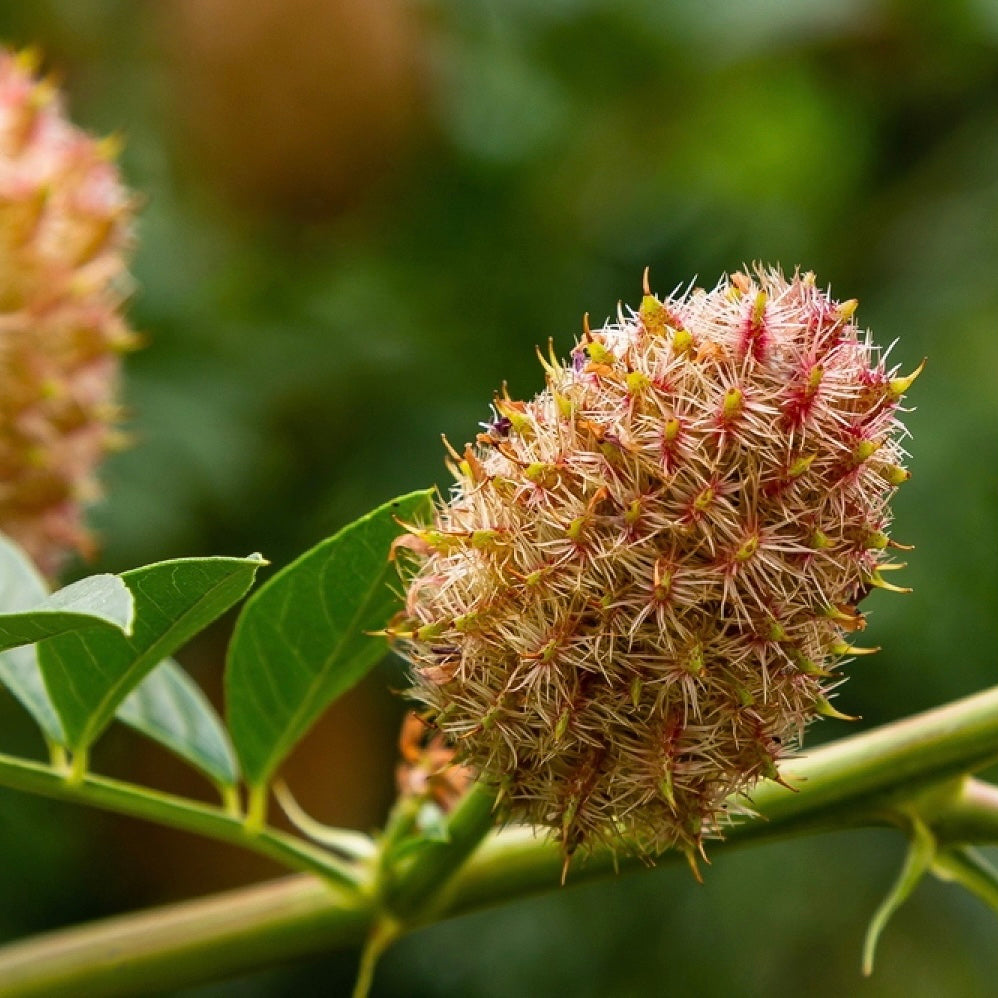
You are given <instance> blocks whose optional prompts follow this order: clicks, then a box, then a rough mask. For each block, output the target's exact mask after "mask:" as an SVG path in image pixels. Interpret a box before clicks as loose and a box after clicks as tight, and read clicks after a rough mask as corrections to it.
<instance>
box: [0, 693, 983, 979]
mask: <svg viewBox="0 0 998 998" xmlns="http://www.w3.org/2000/svg"><path fill="white" fill-rule="evenodd" d="M994 759H998V687H996V688H994V689H992V690H988V691H986V692H984V693H980V694H977V695H976V696H973V697H969V698H968V699H966V700H962V701H959V702H957V703H953V704H949V705H948V706H946V707H942V708H939V709H937V710H934V711H931V712H929V713H926V714H922V715H919V716H917V717H913V718H910V719H908V720H905V721H901V722H898V723H896V724H891V725H887V726H885V727H883V728H880V729H877V730H874V731H871V732H868V733H866V734H861V735H856V736H853V737H851V738H847V739H843V740H842V741H840V742H836V743H834V744H831V745H829V746H826V747H824V748H821V749H817V750H815V751H814V752H811V753H809V754H808V755H807V756H806V757H802V758H800V759H797V760H794V761H793V762H792V763H789V764H787V766H786V767H785V774H786V775H787V777H788V778H789V779H790V781H791V782H792V783H793V784H794V785H795V786H797V788H798V789H797V791H796V792H791V791H789V790H787V789H785V788H783V787H781V786H779V785H777V784H773V783H766V784H763V785H761V786H760V787H759V788H758V789H757V791H756V793H755V795H754V806H755V808H756V810H757V811H758V813H759V817H758V818H755V819H747V820H744V821H741V822H739V823H737V824H735V825H733V827H732V828H731V829H730V830H729V831H728V833H727V835H726V839H725V841H724V842H718V843H715V844H712V845H711V847H710V848H711V850H712V851H715V850H718V849H721V848H730V847H731V846H736V845H741V844H745V843H751V842H755V841H761V840H772V839H776V838H780V837H784V836H787V835H790V834H795V833H799V832H802V831H808V830H817V829H821V828H834V827H840V828H841V827H848V826H853V825H857V824H898V823H899V822H898V819H897V816H898V814H899V813H900V812H901V811H902V809H903V805H905V804H906V803H908V802H910V801H911V800H913V799H914V798H916V797H919V798H921V799H923V800H924V799H926V797H925V791H926V790H927V788H929V787H931V786H932V785H933V784H938V783H942V782H944V781H951V782H952V781H953V779H954V778H955V777H956V776H958V775H959V774H960V773H964V772H969V771H972V770H975V769H980V768H981V767H983V766H984V765H986V764H987V763H989V762H991V761H992V760H994ZM3 772H4V770H3V769H2V767H0V782H7V781H6V780H5V779H4V778H3V776H2V774H3ZM91 779H94V778H92V777H91V778H88V780H91ZM86 785H87V784H86V783H85V784H84V786H86ZM24 789H33V788H32V787H30V786H26V787H25V788H24ZM57 796H59V795H57ZM61 796H72V795H70V794H62V795H61ZM76 799H83V798H82V797H80V796H77V797H76ZM487 800H488V794H487V792H485V793H482V794H481V796H478V793H476V799H475V800H474V801H472V803H470V804H469V805H468V807H469V811H468V826H467V832H468V835H467V836H465V833H464V832H463V831H461V830H460V822H458V829H457V831H458V835H457V838H454V837H452V839H451V842H452V843H455V842H463V843H464V844H463V845H455V847H454V849H453V851H451V852H444V851H440V852H438V851H436V850H432V851H424V852H423V853H422V856H423V857H424V858H422V859H421V858H420V857H419V856H417V858H416V859H415V860H414V861H413V863H412V865H411V867H410V868H409V869H408V870H407V871H402V873H401V876H400V878H399V880H398V881H397V882H396V883H395V885H394V888H393V894H392V897H394V898H395V899H396V903H398V904H401V905H402V906H403V907H404V906H405V905H407V904H409V903H412V904H413V905H414V906H415V910H417V911H424V912H425V910H426V908H425V903H426V902H427V901H428V900H429V898H428V893H427V892H428V891H432V890H433V884H434V883H436V881H435V879H434V878H436V877H439V878H440V880H441V881H447V880H448V879H449V885H448V887H447V891H446V897H445V900H444V902H443V905H442V907H441V908H440V909H439V910H436V911H435V912H434V914H435V915H436V916H437V917H446V916H450V915H456V914H461V913H463V912H466V911H470V910H473V909H476V908H482V907H484V906H487V905H491V904H496V903H499V902H501V901H505V900H510V899H513V898H516V897H523V896H526V895H529V894H532V893H537V892H540V891H546V890H551V889H554V888H555V887H557V885H558V882H559V878H560V872H561V853H560V850H559V849H558V847H557V845H556V844H553V843H551V842H549V841H547V840H546V839H545V838H544V837H543V836H542V835H534V833H533V832H531V831H530V830H529V829H517V828H514V829H509V830H507V831H504V832H500V833H498V834H493V835H490V836H488V837H487V838H486V839H485V841H484V843H483V844H482V845H481V846H480V847H479V848H478V849H477V850H476V851H475V852H474V853H473V854H472V855H471V856H470V857H468V856H467V850H468V848H474V841H476V836H477V835H478V834H479V830H480V828H481V825H482V823H483V822H484V820H485V818H486V817H487V816H488V815H489V814H490V813H491V801H489V803H488V807H486V806H485V805H486V801H487ZM937 807H938V810H937V811H936V812H935V813H923V815H922V817H923V819H924V820H926V821H927V822H928V823H929V824H930V825H932V826H933V828H934V831H936V834H940V835H941V836H942V837H943V838H945V839H947V840H948V841H951V842H952V841H954V840H953V839H952V838H951V837H950V834H949V833H950V832H951V831H953V832H955V831H956V830H957V829H959V832H960V839H961V840H962V841H965V842H973V841H977V842H994V841H998V793H993V791H992V789H991V788H987V787H986V785H984V784H980V783H979V782H978V781H969V782H968V783H967V784H966V786H965V792H964V793H958V794H953V793H949V794H946V795H941V802H940V803H939V804H938V805H937ZM112 809H118V808H112ZM129 813H131V812H129ZM458 813H461V812H460V811H459V812H458ZM146 816H149V815H146ZM230 820H231V819H230ZM937 824H938V828H937V827H936V826H937ZM183 827H189V826H186V825H185V826H183ZM192 830H196V829H192ZM231 841H238V840H237V839H236V838H233V839H231ZM240 844H245V843H242V842H240ZM675 858H676V856H674V855H667V856H663V857H662V860H663V862H668V861H671V860H673V859H675ZM679 858H682V857H679ZM620 865H621V867H622V868H627V867H628V866H629V865H630V864H629V863H628V862H627V861H623V862H621V864H620ZM613 870H614V857H612V856H611V855H610V854H609V853H606V852H598V853H596V854H595V855H593V856H592V857H590V858H589V859H588V860H587V861H586V862H584V863H580V864H579V865H578V866H577V867H573V869H572V871H571V873H570V876H569V882H570V883H582V882H584V881H589V880H593V879H597V878H599V877H605V876H608V875H612V873H613ZM455 871H456V872H455ZM410 877H411V878H412V883H411V884H407V883H406V882H407V880H408V878H410ZM376 917H380V916H379V913H378V912H377V910H376V907H375V904H374V900H373V893H371V894H360V893H357V894H350V895H347V896H346V897H344V895H343V894H342V893H340V894H338V895H337V894H335V893H330V892H328V891H326V890H324V889H322V886H321V885H320V884H319V883H318V882H317V881H316V880H315V879H314V878H311V877H296V878H289V879H287V880H285V881H282V882H279V883H276V884H271V885H267V886H266V887H262V888H253V889H251V890H247V891H239V892H234V893H232V894H230V895H227V896H223V897H220V898H209V899H205V900H204V901H197V902H190V903H188V904H187V905H185V906H183V908H182V909H179V910H178V909H176V908H166V909H163V910H161V911H159V912H152V913H148V914H142V915H137V916H132V917H126V918H119V919H113V920H111V921H109V922H104V923H98V924H96V925H93V926H90V927H86V928H83V929H70V930H65V931H62V932H57V933H53V934H51V935H49V936H44V937H40V938H38V939H35V940H32V941H29V942H26V943H21V944H15V945H13V946H8V947H5V948H3V949H0V980H2V981H3V982H4V995H5V996H7V998H18V996H24V995H51V994H63V993H73V994H86V995H88V996H91V995H92V996H97V995H111V994H122V993H128V991H129V990H130V989H134V988H135V986H136V982H137V981H141V982H143V984H144V985H146V986H148V982H149V981H154V982H155V984H156V987H157V988H160V989H169V988H173V987H177V986H180V985H183V984H189V983H191V982H193V981H197V980H209V979H212V978H215V977H220V976H225V975H226V974H231V973H235V972H236V971H240V972H247V971H250V970H253V969H255V968H258V967H262V966H266V965H268V964H270V963H272V962H274V961H275V960H278V959H290V958H293V957H297V956H304V955H307V954H310V953H316V952H320V951H322V950H323V949H327V948H329V947H331V946H335V945H343V944H347V943H350V944H360V943H361V942H362V941H363V940H364V939H365V938H366V937H367V935H368V933H369V932H370V929H371V926H372V924H373V921H374V919H375V918H376ZM190 926H196V929H194V930H191V929H190ZM192 937H193V938H192ZM60 989H61V990H60Z"/></svg>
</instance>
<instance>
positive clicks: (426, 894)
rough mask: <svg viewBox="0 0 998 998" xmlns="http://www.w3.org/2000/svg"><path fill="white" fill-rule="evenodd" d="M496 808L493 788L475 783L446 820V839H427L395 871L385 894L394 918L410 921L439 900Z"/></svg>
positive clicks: (491, 823)
mask: <svg viewBox="0 0 998 998" xmlns="http://www.w3.org/2000/svg"><path fill="white" fill-rule="evenodd" d="M495 808H496V793H495V790H494V789H493V788H491V787H488V786H485V785H484V784H481V783H476V784H474V785H473V786H472V788H471V789H470V790H469V791H468V793H467V794H465V796H464V798H463V800H462V801H461V803H460V804H459V805H458V806H457V808H455V810H454V813H453V814H452V815H451V816H450V820H449V821H448V822H447V836H448V837H447V841H446V842H427V843H426V845H424V846H423V847H422V848H421V849H420V850H419V851H418V852H417V853H416V854H415V856H414V858H413V860H412V862H411V863H410V864H409V865H408V866H406V867H404V868H403V869H401V870H400V871H398V874H397V877H396V878H395V880H394V882H393V883H392V884H391V885H390V887H389V890H388V891H387V892H386V896H385V897H384V901H385V904H386V905H387V907H388V908H389V909H390V910H391V912H392V914H393V915H394V916H395V917H396V918H398V919H400V920H401V921H402V922H404V923H410V924H412V923H415V922H418V921H420V920H421V916H423V915H424V913H423V911H422V909H423V908H425V907H427V906H428V905H429V906H430V907H431V908H436V907H438V905H439V904H440V903H442V901H443V898H444V896H445V894H446V887H447V883H448V881H449V880H450V878H451V877H453V876H454V875H455V874H456V873H457V872H458V870H459V869H460V867H461V865H462V864H463V863H464V862H465V861H466V860H467V859H468V857H469V856H470V855H471V854H472V853H473V852H474V851H475V849H477V848H478V846H479V845H480V844H481V842H482V840H483V839H484V838H485V836H486V835H488V833H489V832H490V831H491V830H492V828H493V826H494V825H495V823H496V817H495V813H494V812H495Z"/></svg>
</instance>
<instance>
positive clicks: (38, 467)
mask: <svg viewBox="0 0 998 998" xmlns="http://www.w3.org/2000/svg"><path fill="white" fill-rule="evenodd" d="M36 69H37V57H36V56H35V55H34V54H33V53H31V52H21V53H16V54H15V53H11V52H7V51H3V50H0V530H3V531H4V532H6V533H8V534H10V535H11V536H12V537H13V538H14V539H15V540H17V541H19V542H20V543H21V544H22V545H23V546H24V547H25V549H26V550H27V551H28V553H29V554H30V555H31V556H32V557H33V558H34V559H35V561H36V562H37V563H38V565H39V566H40V567H41V568H42V570H43V571H45V572H47V573H48V574H54V573H55V571H56V570H57V569H58V567H59V565H60V563H61V562H62V560H63V558H64V557H65V555H66V554H67V553H68V552H70V551H73V550H77V551H83V552H86V551H87V549H88V546H89V539H88V536H87V534H86V532H85V530H84V529H83V526H82V522H81V508H82V506H83V504H85V503H87V502H88V501H91V500H92V499H93V498H94V497H95V495H96V493H97V491H98V490H97V486H96V482H95V478H94V469H95V467H96V465H97V464H98V462H99V461H100V459H101V457H102V456H103V455H104V454H105V452H106V451H107V450H108V449H109V448H110V447H112V446H114V445H115V443H116V442H118V441H120V439H121V437H120V435H119V434H118V433H117V432H116V430H115V428H114V427H115V423H116V421H117V419H118V409H117V407H116V405H115V404H114V398H115V383H116V380H117V371H118V355H119V354H120V353H121V352H122V350H124V349H127V348H129V347H131V346H132V345H133V344H134V341H135V338H134V334H132V332H131V331H130V330H129V329H128V327H127V325H126V324H125V322H124V320H123V318H122V316H121V304H122V301H123V298H124V297H125V294H126V292H127V275H126V273H125V263H124V259H123V251H124V250H125V249H126V247H127V244H128V242H129V229H130V225H131V218H132V210H133V203H134V202H133V198H132V196H131V194H130V193H129V192H128V191H127V190H126V189H125V188H124V187H122V185H121V183H120V181H119V178H118V171H117V168H116V167H115V165H114V161H113V159H114V155H115V152H116V145H117V143H116V142H114V141H113V140H103V141H100V140H96V139H93V138H91V137H90V136H88V135H86V134H85V133H84V132H82V131H80V130H79V129H77V128H75V127H74V126H73V125H72V124H71V123H70V122H69V121H68V120H67V119H66V117H65V115H64V112H63V108H62V103H61V101H60V99H59V95H58V93H57V91H56V90H55V88H54V86H53V85H52V83H51V82H49V81H48V80H44V79H40V78H38V77H37V76H36Z"/></svg>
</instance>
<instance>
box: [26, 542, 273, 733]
mask: <svg viewBox="0 0 998 998" xmlns="http://www.w3.org/2000/svg"><path fill="white" fill-rule="evenodd" d="M263 564H265V562H264V561H263V559H262V558H261V557H260V556H259V555H253V556H251V557H250V558H184V559H180V560H178V561H164V562H160V563H159V564H156V565H147V566H146V567H145V568H138V569H135V570H134V571H131V572H125V573H123V574H122V575H121V579H122V580H123V581H124V583H125V584H126V585H127V587H128V590H129V591H130V592H131V594H132V596H133V597H134V599H135V625H134V630H133V632H132V634H131V635H125V634H122V633H120V632H115V631H109V630H107V629H97V628H89V629H88V630H81V631H76V632H74V633H70V634H63V635H60V636H58V637H53V638H49V639H48V640H47V641H42V642H41V643H40V644H39V645H38V661H39V664H40V665H41V669H42V674H43V675H44V676H45V685H46V687H47V688H48V691H49V696H50V697H51V698H52V703H53V705H54V706H55V709H56V711H57V713H58V714H59V717H60V719H61V720H62V726H63V729H64V730H65V732H66V739H65V743H66V745H67V747H68V748H70V749H72V750H73V751H74V752H81V751H85V750H86V749H87V748H88V747H89V746H90V745H91V744H92V743H93V742H94V741H95V740H96V739H97V737H98V736H99V735H100V733H101V732H102V731H103V730H104V728H105V727H106V726H107V725H108V723H109V722H110V721H111V719H112V718H113V717H114V713H115V711H116V710H117V709H118V705H119V704H120V703H121V702H122V701H123V700H124V699H125V697H126V696H128V694H129V692H130V691H131V690H132V689H134V687H135V686H137V685H138V683H139V682H140V681H141V680H142V679H143V677H144V676H145V675H146V674H147V673H148V672H150V670H152V668H153V667H154V666H156V665H158V664H159V663H160V662H162V661H163V659H165V658H167V657H168V656H169V655H171V654H172V653H173V652H174V651H176V650H177V649H178V648H179V647H180V646H181V645H183V644H185V643H186V642H187V641H188V640H189V639H190V638H192V637H193V636H194V635H195V634H197V633H198V632H199V631H201V630H204V628H205V627H207V626H208V624H210V623H211V622H212V621H213V620H214V619H215V618H216V617H218V616H220V615H221V614H222V613H224V612H225V611H226V610H227V609H228V608H229V607H230V606H232V605H233V604H234V603H235V602H237V601H238V600H239V599H240V598H242V596H243V595H245V593H246V591H247V590H248V589H249V587H250V586H251V585H252V584H253V577H254V576H255V575H256V571H257V569H258V568H259V567H260V566H261V565H263Z"/></svg>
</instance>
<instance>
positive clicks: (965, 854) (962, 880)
mask: <svg viewBox="0 0 998 998" xmlns="http://www.w3.org/2000/svg"><path fill="white" fill-rule="evenodd" d="M932 872H933V873H934V874H935V875H936V876H937V877H938V878H939V879H940V880H945V881H949V882H953V883H957V884H960V885H961V886H963V887H965V888H966V889H967V890H968V891H970V893H971V894H976V895H977V897H979V898H980V899H981V900H982V901H983V902H984V903H985V904H986V905H987V906H988V907H989V908H990V909H991V910H992V911H993V912H994V913H995V914H996V915H998V869H995V867H993V866H992V865H991V864H990V863H989V862H988V861H987V859H986V858H985V857H984V856H983V855H982V854H981V853H980V852H978V851H977V850H976V849H974V848H972V847H971V846H953V847H952V848H950V849H945V850H943V851H942V852H940V853H939V854H938V855H937V856H936V858H935V861H934V862H933V864H932Z"/></svg>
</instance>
